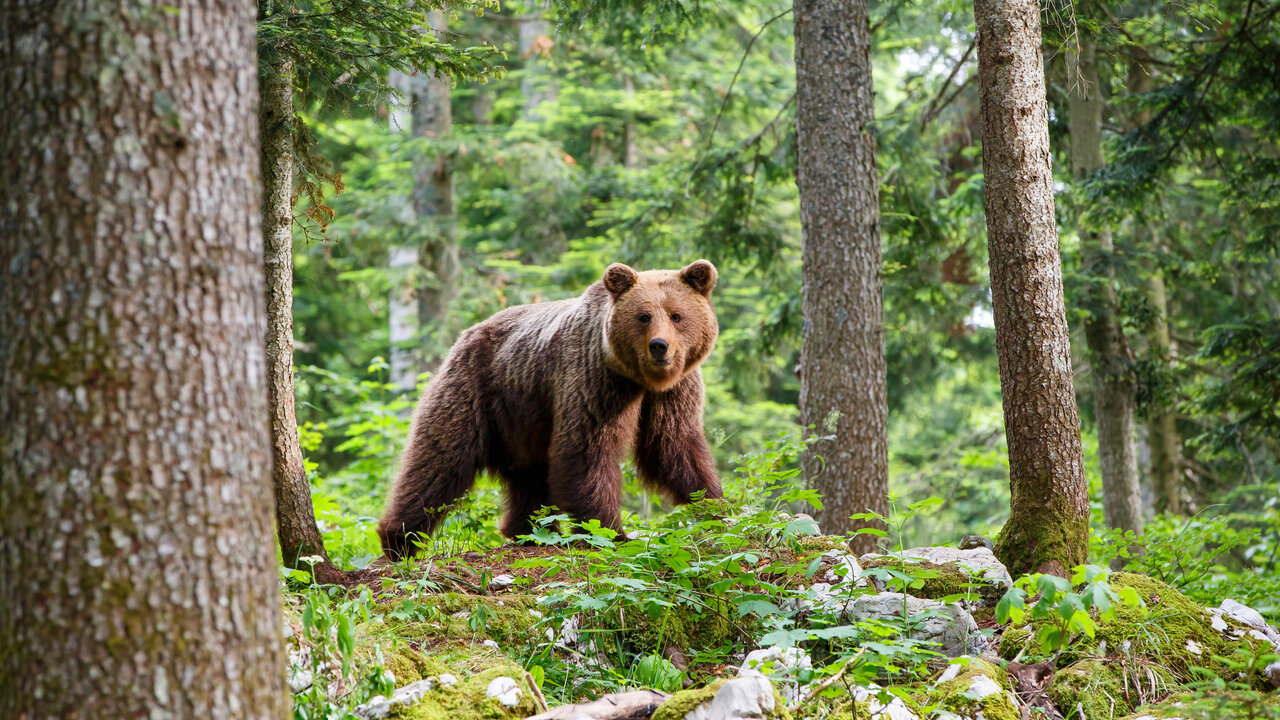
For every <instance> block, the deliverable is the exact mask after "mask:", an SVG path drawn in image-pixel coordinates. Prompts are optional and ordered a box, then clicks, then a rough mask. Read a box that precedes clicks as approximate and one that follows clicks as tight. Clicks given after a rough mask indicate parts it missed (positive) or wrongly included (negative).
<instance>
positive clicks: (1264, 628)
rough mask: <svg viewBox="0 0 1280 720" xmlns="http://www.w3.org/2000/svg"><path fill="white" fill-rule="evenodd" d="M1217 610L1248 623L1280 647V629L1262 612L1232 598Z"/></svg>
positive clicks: (1244, 623) (1240, 621)
mask: <svg viewBox="0 0 1280 720" xmlns="http://www.w3.org/2000/svg"><path fill="white" fill-rule="evenodd" d="M1217 611H1218V612H1220V613H1222V614H1223V615H1226V616H1227V617H1229V618H1231V619H1232V620H1235V621H1236V622H1238V623H1240V624H1242V625H1247V626H1249V627H1250V628H1253V629H1254V630H1256V631H1257V632H1258V633H1261V634H1262V636H1263V637H1265V638H1266V639H1267V640H1269V641H1271V644H1272V645H1275V646H1276V647H1277V648H1280V631H1277V630H1276V629H1275V628H1273V627H1271V625H1269V624H1267V621H1266V619H1264V618H1263V617H1262V613H1259V612H1258V611H1257V610H1254V609H1253V608H1251V607H1249V606H1248V605H1245V604H1243V603H1238V602H1236V601H1235V600H1232V599H1231V598H1227V599H1226V600H1223V601H1222V605H1220V606H1218V608H1217ZM1210 612H1213V610H1212V609H1210Z"/></svg>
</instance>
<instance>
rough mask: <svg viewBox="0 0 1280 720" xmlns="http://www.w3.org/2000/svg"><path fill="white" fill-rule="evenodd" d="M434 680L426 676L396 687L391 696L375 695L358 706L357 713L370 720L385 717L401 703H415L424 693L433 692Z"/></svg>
mask: <svg viewBox="0 0 1280 720" xmlns="http://www.w3.org/2000/svg"><path fill="white" fill-rule="evenodd" d="M433 685H434V681H433V680H432V679H431V678H424V679H422V680H418V681H417V682H411V683H409V684H408V685H405V686H404V687H400V688H396V691H395V692H394V693H392V694H391V697H390V698H386V697H383V696H382V695H374V696H373V697H371V698H369V702H367V703H365V704H363V705H360V706H357V707H356V710H355V712H356V715H359V716H360V717H362V718H369V720H378V719H379V718H385V717H386V716H388V715H390V714H391V711H392V710H393V709H394V708H395V707H397V706H400V705H413V704H414V703H416V702H418V701H419V700H421V699H422V698H423V696H424V695H426V694H427V693H429V692H431V688H432V687H433Z"/></svg>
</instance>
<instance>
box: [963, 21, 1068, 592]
mask: <svg viewBox="0 0 1280 720" xmlns="http://www.w3.org/2000/svg"><path fill="white" fill-rule="evenodd" d="M974 16H975V19H976V21H977V28H978V80H979V84H980V88H981V91H980V92H981V107H982V158H983V173H984V177H985V182H986V213H987V246H988V252H989V254H990V266H991V299H992V305H993V306H994V307H993V310H994V315H995V328H996V353H997V355H998V357H999V362H1000V387H1001V390H1002V392H1003V400H1004V422H1005V435H1006V437H1007V439H1008V444H1009V488H1010V495H1011V497H1010V508H1009V521H1008V522H1007V523H1006V524H1005V526H1004V529H1003V530H1001V532H1000V537H999V538H998V539H997V541H996V554H997V555H998V556H999V557H1000V560H1001V561H1002V562H1003V563H1005V565H1007V566H1008V568H1009V571H1010V572H1011V573H1014V574H1015V575H1016V574H1020V573H1025V572H1049V573H1054V574H1057V575H1066V574H1067V573H1069V571H1070V569H1071V568H1072V567H1073V566H1075V565H1078V564H1080V563H1083V562H1084V561H1085V559H1086V555H1087V551H1088V542H1089V498H1088V491H1087V487H1086V485H1085V478H1084V464H1083V462H1082V459H1081V455H1082V453H1081V447H1080V419H1079V414H1078V412H1077V409H1076V402H1075V395H1074V394H1073V392H1072V385H1071V382H1072V376H1071V349H1070V339H1069V336H1068V331H1067V318H1066V308H1065V306H1064V304H1063V297H1062V265H1061V260H1060V258H1059V255H1058V231H1057V226H1056V223H1055V220H1054V215H1053V212H1054V204H1053V172H1052V169H1051V167H1050V154H1049V126H1048V113H1047V107H1046V102H1045V88H1044V65H1043V60H1042V57H1041V52H1040V5H1039V3H1037V2H1035V1H1034V0H974Z"/></svg>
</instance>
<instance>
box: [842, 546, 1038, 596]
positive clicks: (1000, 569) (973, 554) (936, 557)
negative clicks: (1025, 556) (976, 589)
mask: <svg viewBox="0 0 1280 720" xmlns="http://www.w3.org/2000/svg"><path fill="white" fill-rule="evenodd" d="M884 557H891V558H904V559H907V560H908V561H910V560H913V559H914V560H918V561H923V562H929V563H933V564H934V565H956V566H960V567H962V568H966V569H968V571H969V572H970V573H972V574H973V579H974V580H982V581H984V582H986V583H988V584H990V585H996V586H998V587H1001V588H1008V587H1010V586H1012V585H1013V577H1012V576H1011V575H1009V569H1008V568H1006V567H1005V566H1004V564H1003V563H1001V562H1000V561H999V560H997V559H996V555H995V553H993V552H992V551H991V550H990V549H989V548H985V547H978V548H971V549H969V550H960V549H958V548H951V547H938V546H932V547H918V548H911V549H909V550H903V551H901V552H894V553H889V554H878V553H868V554H866V555H863V556H862V560H863V561H864V562H866V561H867V560H869V559H871V558H884Z"/></svg>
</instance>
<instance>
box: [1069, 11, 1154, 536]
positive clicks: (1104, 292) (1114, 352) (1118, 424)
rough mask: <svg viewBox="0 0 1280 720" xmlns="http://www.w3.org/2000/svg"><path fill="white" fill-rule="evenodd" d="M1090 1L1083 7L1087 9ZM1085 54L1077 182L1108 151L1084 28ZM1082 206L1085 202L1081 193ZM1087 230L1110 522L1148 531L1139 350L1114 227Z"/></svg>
mask: <svg viewBox="0 0 1280 720" xmlns="http://www.w3.org/2000/svg"><path fill="white" fill-rule="evenodd" d="M1087 8H1088V5H1087V3H1086V4H1085V5H1082V6H1081V12H1082V13H1083V12H1086V11H1087ZM1079 47H1080V50H1079V52H1078V53H1068V61H1069V62H1068V67H1070V68H1071V69H1072V70H1073V71H1074V72H1073V76H1072V78H1071V81H1070V82H1069V83H1068V85H1069V87H1070V98H1069V100H1068V105H1069V107H1068V122H1069V123H1070V126H1071V171H1072V175H1073V176H1074V177H1075V179H1076V181H1077V183H1083V181H1084V180H1085V179H1086V178H1088V177H1089V176H1090V175H1092V174H1093V173H1094V172H1097V170H1098V169H1099V168H1101V167H1102V166H1103V165H1104V164H1105V161H1104V160H1103V156H1102V105H1103V102H1102V83H1101V82H1100V76H1099V73H1098V62H1097V52H1096V48H1095V44H1094V40H1093V38H1092V37H1091V36H1089V35H1088V34H1087V33H1081V36H1080V41H1079ZM1080 205H1081V206H1082V207H1083V205H1084V201H1083V198H1081V201H1080ZM1078 220H1079V232H1080V239H1081V245H1082V249H1083V251H1084V252H1083V254H1084V274H1085V288H1086V289H1085V293H1084V298H1083V303H1082V304H1083V305H1084V306H1085V308H1086V309H1087V310H1088V311H1089V317H1088V319H1086V320H1085V325H1084V336H1085V346H1086V349H1087V355H1088V358H1089V366H1090V368H1091V369H1092V373H1091V376H1090V377H1091V385H1092V389H1093V393H1092V394H1093V409H1094V416H1095V423H1096V424H1097V426H1098V460H1099V464H1100V465H1101V469H1102V508H1103V513H1104V514H1105V516H1106V522H1107V527H1110V528H1114V529H1119V530H1132V531H1134V532H1135V533H1139V534H1140V533H1141V532H1142V496H1141V493H1140V492H1139V487H1138V456H1137V452H1136V449H1135V447H1134V408H1135V406H1136V401H1135V395H1134V374H1133V354H1132V353H1131V352H1130V350H1129V344H1128V342H1127V341H1126V340H1125V336H1124V330H1123V328H1121V326H1120V317H1119V309H1118V304H1117V302H1116V290H1115V273H1114V271H1113V270H1112V268H1111V257H1112V255H1113V254H1114V252H1115V246H1114V244H1113V243H1112V239H1111V230H1110V228H1108V227H1105V225H1102V224H1101V222H1100V221H1096V220H1093V219H1091V218H1090V217H1089V216H1088V214H1087V213H1083V212H1082V213H1081V217H1080V218H1079V219H1078Z"/></svg>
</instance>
